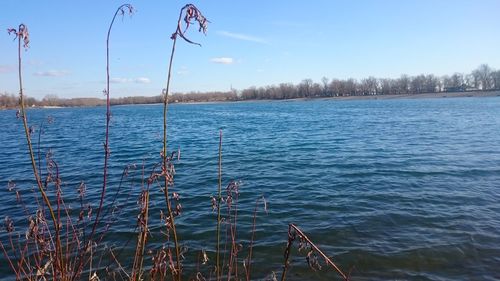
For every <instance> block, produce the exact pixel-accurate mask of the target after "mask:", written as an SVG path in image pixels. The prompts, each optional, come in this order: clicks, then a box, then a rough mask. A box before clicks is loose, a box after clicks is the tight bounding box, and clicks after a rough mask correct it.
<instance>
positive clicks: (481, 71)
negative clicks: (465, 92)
mask: <svg viewBox="0 0 500 281" xmlns="http://www.w3.org/2000/svg"><path fill="white" fill-rule="evenodd" d="M491 73H492V69H491V68H490V67H489V66H488V65H487V64H481V65H480V66H479V67H478V68H477V69H476V70H474V71H472V75H473V76H474V80H475V82H476V84H478V83H477V82H479V84H480V86H481V90H483V91H485V90H490V89H491V84H492V81H491ZM476 86H478V85H476ZM477 88H479V87H477Z"/></svg>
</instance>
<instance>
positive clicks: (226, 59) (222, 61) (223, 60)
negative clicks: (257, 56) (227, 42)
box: [210, 57, 234, 64]
mask: <svg viewBox="0 0 500 281" xmlns="http://www.w3.org/2000/svg"><path fill="white" fill-rule="evenodd" d="M210 61H211V62H213V63H220V64H233V63H234V59H233V58H229V57H219V58H211V59H210Z"/></svg>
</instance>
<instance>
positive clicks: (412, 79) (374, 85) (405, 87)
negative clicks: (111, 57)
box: [0, 64, 500, 108]
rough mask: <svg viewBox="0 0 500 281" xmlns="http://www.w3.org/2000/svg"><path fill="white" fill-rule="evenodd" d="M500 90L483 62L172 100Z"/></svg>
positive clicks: (59, 102)
mask: <svg viewBox="0 0 500 281" xmlns="http://www.w3.org/2000/svg"><path fill="white" fill-rule="evenodd" d="M496 90H500V70H494V69H492V68H491V67H490V66H488V65H487V64H482V65H480V66H479V67H478V68H477V69H475V70H473V71H472V72H471V73H469V74H463V73H455V74H453V75H451V76H448V75H445V76H441V77H438V76H435V75H432V74H428V75H424V74H422V75H418V76H408V75H401V77H399V78H396V79H392V78H375V77H369V78H366V79H361V80H359V81H358V80H356V79H352V78H351V79H345V80H341V79H332V80H330V79H328V78H326V77H324V78H323V79H321V83H317V82H314V81H313V80H311V79H304V80H303V81H302V82H301V83H299V84H292V83H281V84H279V85H271V86H265V87H251V88H248V89H243V90H241V91H238V90H231V91H226V92H204V93H201V92H192V93H174V94H173V95H171V96H170V97H169V99H170V102H183V103H187V102H217V101H246V100H283V99H297V98H326V97H349V96H350V97H352V96H383V95H418V94H424V93H444V92H466V91H496ZM110 102H111V105H122V104H156V103H163V96H162V95H159V96H153V97H144V96H133V97H122V98H111V100H110ZM17 104H18V98H17V97H16V96H15V95H13V94H8V93H3V94H0V108H2V107H4V108H14V107H16V106H17ZM26 104H28V105H30V106H33V105H34V106H97V105H105V104H106V101H105V100H104V99H98V98H72V99H65V98H59V97H58V96H57V95H48V96H46V97H44V98H43V99H42V100H37V99H34V98H26Z"/></svg>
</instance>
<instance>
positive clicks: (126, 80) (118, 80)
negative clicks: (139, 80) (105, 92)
mask: <svg viewBox="0 0 500 281" xmlns="http://www.w3.org/2000/svg"><path fill="white" fill-rule="evenodd" d="M130 81H131V80H130V79H129V78H121V77H113V78H111V79H109V82H110V83H113V84H124V83H129V82H130Z"/></svg>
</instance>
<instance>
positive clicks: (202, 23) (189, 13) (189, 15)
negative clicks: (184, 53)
mask: <svg viewBox="0 0 500 281" xmlns="http://www.w3.org/2000/svg"><path fill="white" fill-rule="evenodd" d="M183 15H184V18H183ZM183 20H184V23H185V24H186V28H185V29H184V30H182V22H183ZM193 20H194V21H196V22H198V24H199V27H200V28H199V31H203V33H206V31H207V24H208V20H207V19H206V18H205V17H204V16H203V14H202V13H201V12H200V10H198V8H197V7H196V6H194V5H193V4H187V5H185V6H184V7H182V8H181V10H180V13H179V19H178V21H177V28H176V30H175V32H174V33H173V34H172V36H171V37H170V38H171V39H172V40H173V43H172V50H171V52H170V60H169V64H168V74H167V85H166V88H165V89H164V91H163V96H164V97H163V150H162V157H163V167H162V173H163V176H164V179H165V181H164V185H165V186H164V189H163V190H164V193H165V201H166V205H167V210H168V216H169V218H170V222H171V229H172V234H173V238H174V247H175V258H176V270H175V272H177V273H174V274H173V275H175V277H176V278H175V277H174V279H177V280H181V276H182V269H181V263H180V257H181V255H180V246H179V238H178V235H177V230H176V225H175V219H174V212H173V211H172V204H171V202H170V199H169V197H170V196H169V193H170V192H169V185H171V184H172V175H170V174H169V172H168V170H169V169H168V166H169V165H168V164H169V163H168V162H169V161H168V158H167V155H168V154H167V112H168V94H169V92H170V81H171V77H172V63H173V60H174V54H175V45H176V43H177V37H178V36H180V37H181V38H182V39H184V40H185V41H186V42H188V43H191V44H196V45H200V44H198V43H195V42H193V41H191V40H189V39H188V38H187V37H186V36H185V32H186V31H187V29H188V28H189V26H190V24H191V21H193Z"/></svg>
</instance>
